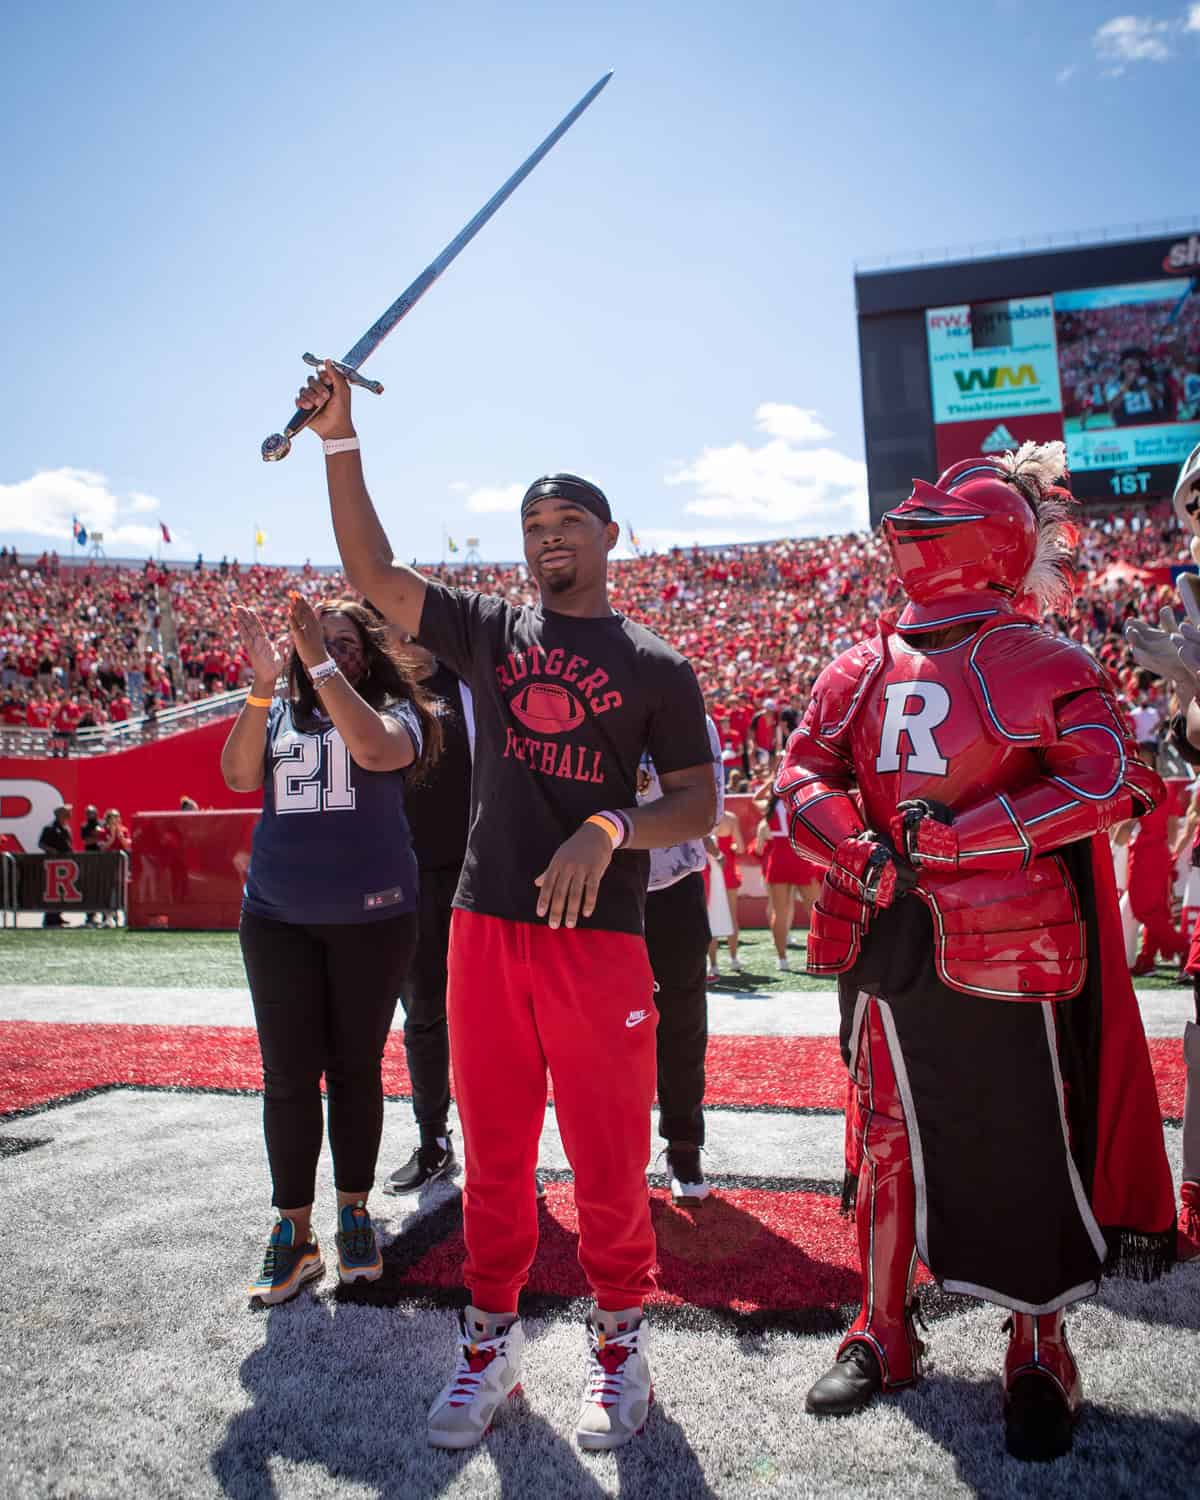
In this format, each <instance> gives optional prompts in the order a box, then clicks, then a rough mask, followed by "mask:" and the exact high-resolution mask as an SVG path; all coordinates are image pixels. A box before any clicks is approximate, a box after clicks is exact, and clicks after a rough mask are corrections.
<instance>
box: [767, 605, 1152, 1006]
mask: <svg viewBox="0 0 1200 1500" xmlns="http://www.w3.org/2000/svg"><path fill="white" fill-rule="evenodd" d="M920 639H921V635H920V634H919V633H918V634H917V635H916V636H915V637H914V638H913V639H910V640H905V639H901V638H900V637H899V636H898V635H897V634H896V633H895V632H894V631H893V630H892V629H891V628H889V627H888V626H886V625H885V626H883V627H881V630H880V634H879V635H878V636H877V637H874V638H873V639H871V640H870V641H865V642H862V643H861V644H860V645H858V646H855V647H853V648H851V650H850V651H847V652H845V653H844V654H843V655H842V656H841V657H839V658H838V659H837V660H836V661H835V662H834V663H833V664H832V665H831V666H830V667H829V668H827V669H826V671H825V672H824V673H823V674H822V676H821V678H820V679H818V682H817V686H816V689H815V691H814V694H813V701H812V703H811V704H810V706H809V709H808V712H807V713H806V715H805V717H804V721H803V723H802V724H801V726H800V728H799V729H798V730H797V731H796V733H795V734H794V735H793V736H792V738H791V739H790V740H789V742H788V747H787V754H786V756H785V761H784V767H783V769H782V771H781V772H780V776H779V781H778V790H779V793H780V795H781V797H782V798H783V800H784V801H785V803H786V805H787V807H788V809H789V820H790V821H789V827H790V832H791V837H792V842H793V844H794V845H795V847H796V848H797V849H798V851H799V852H800V853H801V854H804V855H806V856H807V857H809V858H816V859H820V860H821V861H822V862H823V863H824V864H826V865H828V864H829V863H830V859H831V855H832V852H833V850H834V849H835V848H836V847H837V845H838V844H839V843H840V842H841V841H842V840H843V839H845V838H847V837H850V836H852V835H853V834H855V833H856V832H858V831H859V830H860V829H862V828H864V827H866V828H868V829H871V830H872V831H874V832H876V833H884V832H886V831H887V830H888V828H889V825H890V824H891V822H892V818H893V814H894V813H895V811H896V807H897V804H898V803H900V802H902V801H906V800H909V799H912V798H921V799H923V800H925V801H929V802H935V803H940V804H942V805H943V806H944V807H946V808H949V809H950V810H951V812H952V813H953V823H952V828H953V831H954V835H955V853H954V855H953V857H952V858H947V859H946V860H945V861H944V864H943V866H942V867H941V868H939V867H937V866H933V867H931V866H922V868H921V869H920V871H919V879H918V883H917V886H916V890H915V894H916V896H917V897H919V899H921V900H923V901H924V902H925V904H926V905H927V906H928V908H929V910H930V913H931V915H932V917H933V925H934V936H935V943H936V948H935V963H936V966H937V970H938V974H939V976H940V978H941V979H942V980H943V982H944V983H946V984H947V985H949V986H950V987H951V988H953V989H957V990H962V991H964V992H966V993H969V994H978V995H987V996H992V997H994V998H997V999H1010V1000H1025V999H1029V1000H1043V999H1066V998H1070V997H1073V996H1074V995H1077V994H1078V993H1079V991H1080V990H1081V989H1082V987H1083V982H1084V979H1085V977H1086V972H1087V947H1086V935H1085V931H1084V925H1083V919H1082V915H1081V912H1080V907H1079V901H1078V899H1077V896H1076V892H1075V890H1074V887H1073V885H1072V883H1071V879H1070V876H1069V875H1068V873H1067V868H1066V865H1065V863H1064V862H1063V860H1062V859H1061V858H1059V857H1058V856H1057V854H1056V853H1055V851H1056V850H1058V849H1060V848H1062V847H1063V846H1064V845H1066V844H1069V843H1074V842H1076V841H1078V840H1080V839H1085V838H1091V837H1093V836H1094V835H1095V834H1097V833H1099V832H1103V831H1104V830H1105V829H1106V828H1108V827H1110V826H1111V825H1112V824H1113V823H1115V822H1117V821H1119V820H1121V819H1123V818H1127V817H1129V816H1131V815H1133V814H1135V813H1141V812H1144V811H1146V810H1148V809H1149V808H1151V807H1153V806H1154V805H1155V803H1156V802H1157V801H1159V800H1160V799H1161V797H1162V796H1163V795H1164V788H1163V786H1162V783H1161V782H1160V781H1159V779H1158V777H1157V776H1156V775H1155V774H1154V772H1153V771H1150V770H1149V769H1148V768H1146V767H1145V766H1143V765H1142V764H1141V762H1140V760H1139V759H1138V756H1137V747H1136V744H1135V742H1134V738H1133V734H1132V730H1131V729H1130V726H1129V724H1128V721H1127V720H1126V719H1125V718H1124V716H1123V715H1122V713H1121V712H1120V710H1119V708H1118V706H1117V704H1116V701H1115V698H1114V696H1113V693H1112V687H1111V683H1110V682H1109V681H1108V679H1107V677H1106V676H1105V674H1104V673H1103V671H1102V669H1101V668H1100V667H1098V666H1097V664H1096V663H1095V662H1094V661H1093V660H1092V659H1091V658H1090V657H1089V656H1088V655H1087V654H1086V652H1084V651H1082V650H1080V649H1079V648H1078V647H1076V646H1073V645H1071V644H1070V643H1069V642H1063V641H1060V640H1057V639H1054V638H1052V637H1050V636H1048V635H1046V633H1045V632H1044V631H1042V630H1041V629H1040V628H1039V627H1038V626H1036V625H1034V624H1032V623H1031V622H1029V621H1028V620H1025V619H1023V618H1022V617H1020V616H1018V615H1016V614H1015V613H1014V612H1013V611H1012V610H1011V609H1008V608H1001V609H999V610H997V611H996V612H995V614H994V615H993V617H992V618H991V619H989V620H986V621H984V622H982V624H981V625H980V626H979V628H978V629H976V630H975V631H974V633H973V634H972V635H970V636H968V637H967V638H966V639H965V640H964V641H961V642H960V643H958V644H957V645H955V646H952V647H949V648H945V649H942V650H935V651H929V652H925V651H922V650H921V649H919V646H918V645H915V644H914V640H915V641H917V642H919V641H920ZM852 794H857V800H856V799H855V797H854V796H853V795H852ZM858 951H859V947H858V943H857V942H855V943H854V944H853V951H852V953H851V954H850V955H849V957H848V959H847V961H846V962H845V963H844V964H839V967H843V968H849V967H850V966H851V965H852V963H853V960H854V958H855V957H857V953H858Z"/></svg>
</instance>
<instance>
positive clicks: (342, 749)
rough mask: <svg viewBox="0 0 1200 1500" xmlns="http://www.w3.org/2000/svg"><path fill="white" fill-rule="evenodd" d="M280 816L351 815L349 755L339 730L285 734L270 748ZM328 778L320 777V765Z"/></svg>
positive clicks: (353, 796) (352, 799)
mask: <svg viewBox="0 0 1200 1500" xmlns="http://www.w3.org/2000/svg"><path fill="white" fill-rule="evenodd" d="M271 753H272V755H273V756H274V760H275V769H274V773H273V774H274V784H275V811H276V812H277V813H311V812H350V811H352V810H353V808H354V799H355V792H354V788H353V787H352V786H351V784H350V752H349V750H347V748H346V742H345V740H343V739H342V737H341V735H340V734H339V733H338V731H337V730H336V729H326V730H325V732H324V733H323V734H299V733H295V732H293V733H291V734H283V735H280V736H279V737H278V738H277V739H276V740H275V742H274V744H273V745H272V746H271ZM322 760H323V761H324V762H325V775H324V777H322V776H321V762H322Z"/></svg>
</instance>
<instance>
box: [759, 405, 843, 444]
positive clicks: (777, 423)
mask: <svg viewBox="0 0 1200 1500" xmlns="http://www.w3.org/2000/svg"><path fill="white" fill-rule="evenodd" d="M754 425H755V426H756V427H757V428H758V430H759V432H765V433H766V434H767V436H768V437H774V438H785V439H786V440H787V441H788V442H789V443H819V442H820V441H821V439H822V438H827V437H832V436H833V433H832V432H830V430H829V428H828V427H826V426H825V424H824V422H822V421H821V419H820V417H818V416H817V414H816V412H815V411H810V410H809V409H808V407H805V406H787V405H785V404H783V403H782V402H779V401H764V402H763V404H762V405H761V406H760V407H759V408H758V410H757V411H756V412H755V413H754Z"/></svg>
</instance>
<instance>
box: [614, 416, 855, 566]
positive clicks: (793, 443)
mask: <svg viewBox="0 0 1200 1500" xmlns="http://www.w3.org/2000/svg"><path fill="white" fill-rule="evenodd" d="M755 423H756V426H757V427H758V428H759V430H760V431H764V432H767V433H768V434H770V435H771V436H770V441H768V442H766V443H763V444H762V445H761V446H759V447H752V446H751V445H750V444H749V443H745V442H736V443H730V444H729V445H728V446H727V447H724V448H706V449H705V450H704V452H703V453H701V454H700V456H699V457H698V458H696V459H693V460H692V461H691V462H689V463H687V464H684V465H683V466H681V467H679V468H678V469H676V470H675V472H673V473H669V474H668V475H667V476H666V482H667V483H668V484H670V485H691V486H693V487H694V488H695V490H696V495H695V497H694V498H693V499H691V500H689V501H688V502H687V503H686V505H685V506H684V509H685V510H686V511H687V512H688V513H689V514H690V515H695V516H705V517H707V518H710V519H713V520H727V521H736V522H738V523H739V524H738V525H737V527H736V529H735V530H734V531H732V532H730V533H729V534H725V533H722V535H721V536H720V537H719V540H720V541H734V540H738V539H743V540H752V539H753V538H755V537H761V536H765V535H769V534H772V533H779V534H788V535H801V536H822V535H826V534H829V533H832V532H839V531H853V530H859V529H861V528H863V527H865V526H866V525H867V466H866V464H864V463H863V462H862V461H861V460H860V459H857V458H851V457H849V455H847V454H845V453H841V452H839V450H838V449H836V448H832V447H829V446H822V447H800V446H798V444H800V443H804V442H811V441H814V440H816V439H818V438H824V437H829V436H832V434H831V433H830V432H829V431H828V429H827V428H826V427H824V426H823V425H822V424H821V423H820V422H819V421H818V420H817V418H816V414H815V413H814V412H811V411H808V410H807V409H806V408H803V407H796V406H792V407H789V406H779V405H775V404H773V403H768V404H767V405H764V406H760V407H759V408H758V410H757V411H756V412H755ZM774 434H779V435H774ZM640 534H641V533H640V532H639V536H640ZM713 540H718V538H717V537H714V538H713Z"/></svg>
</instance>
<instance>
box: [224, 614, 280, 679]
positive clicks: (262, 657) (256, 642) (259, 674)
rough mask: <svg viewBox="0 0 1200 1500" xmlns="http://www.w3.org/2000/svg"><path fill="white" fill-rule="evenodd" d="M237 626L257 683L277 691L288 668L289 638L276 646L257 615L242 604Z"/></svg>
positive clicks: (236, 621) (235, 617) (234, 616)
mask: <svg viewBox="0 0 1200 1500" xmlns="http://www.w3.org/2000/svg"><path fill="white" fill-rule="evenodd" d="M233 622H234V624H235V625H236V626H237V630H238V634H239V635H240V636H241V638H242V645H243V646H244V647H245V649H246V655H247V656H248V657H249V658H250V669H251V671H252V672H253V673H254V681H255V683H256V684H258V685H261V686H262V687H266V686H267V685H268V684H269V685H270V687H271V690H272V691H274V687H275V681H276V679H277V678H278V677H279V676H280V675H281V674H282V672H283V670H284V668H285V667H286V666H287V658H288V648H287V637H286V636H284V637H282V638H281V639H280V640H279V641H274V642H273V641H272V640H271V637H270V636H269V635H268V634H267V630H266V626H265V625H264V624H263V622H262V620H260V619H259V617H258V615H257V614H256V613H255V611H254V610H252V609H247V608H246V607H245V606H244V605H241V604H235V605H234V608H233Z"/></svg>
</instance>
